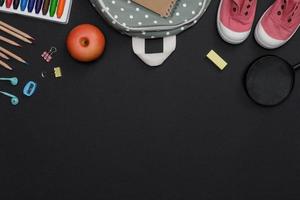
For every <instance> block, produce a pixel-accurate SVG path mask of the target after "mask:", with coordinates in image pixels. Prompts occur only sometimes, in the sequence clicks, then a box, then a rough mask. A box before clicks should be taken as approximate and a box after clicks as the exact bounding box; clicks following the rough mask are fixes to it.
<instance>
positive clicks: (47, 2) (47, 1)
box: [42, 0, 50, 15]
mask: <svg viewBox="0 0 300 200" xmlns="http://www.w3.org/2000/svg"><path fill="white" fill-rule="evenodd" d="M49 5H50V0H44V4H43V10H42V12H43V15H47V13H48V10H49Z"/></svg>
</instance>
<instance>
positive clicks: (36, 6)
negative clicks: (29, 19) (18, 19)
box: [35, 0, 43, 14]
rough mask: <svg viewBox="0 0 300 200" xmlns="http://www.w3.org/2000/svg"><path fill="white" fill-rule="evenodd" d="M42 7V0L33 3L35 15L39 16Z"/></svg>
mask: <svg viewBox="0 0 300 200" xmlns="http://www.w3.org/2000/svg"><path fill="white" fill-rule="evenodd" d="M42 5H43V0H36V3H35V13H36V14H39V13H40V11H41V8H42Z"/></svg>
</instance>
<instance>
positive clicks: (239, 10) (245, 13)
mask: <svg viewBox="0 0 300 200" xmlns="http://www.w3.org/2000/svg"><path fill="white" fill-rule="evenodd" d="M254 1H256V0H232V13H233V16H236V17H237V19H239V18H242V19H248V18H250V10H251V8H252V6H253V3H254Z"/></svg>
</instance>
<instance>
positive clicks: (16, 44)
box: [0, 36, 21, 47]
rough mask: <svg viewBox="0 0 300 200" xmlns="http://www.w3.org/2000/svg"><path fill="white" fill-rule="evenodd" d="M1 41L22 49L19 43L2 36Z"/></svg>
mask: <svg viewBox="0 0 300 200" xmlns="http://www.w3.org/2000/svg"><path fill="white" fill-rule="evenodd" d="M0 40H1V41H3V42H6V43H8V44H11V45H13V46H16V47H21V45H19V44H18V43H17V42H15V41H13V40H11V39H8V38H6V37H3V36H0Z"/></svg>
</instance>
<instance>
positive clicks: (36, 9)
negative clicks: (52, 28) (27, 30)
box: [0, 0, 72, 23]
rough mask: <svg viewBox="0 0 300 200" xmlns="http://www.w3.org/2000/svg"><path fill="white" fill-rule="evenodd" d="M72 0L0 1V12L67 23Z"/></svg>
mask: <svg viewBox="0 0 300 200" xmlns="http://www.w3.org/2000/svg"><path fill="white" fill-rule="evenodd" d="M71 6H72V0H0V11H4V12H9V13H16V14H21V15H26V16H32V17H37V18H41V19H46V20H50V21H55V22H60V23H67V22H68V19H69V15H70V10H71Z"/></svg>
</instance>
